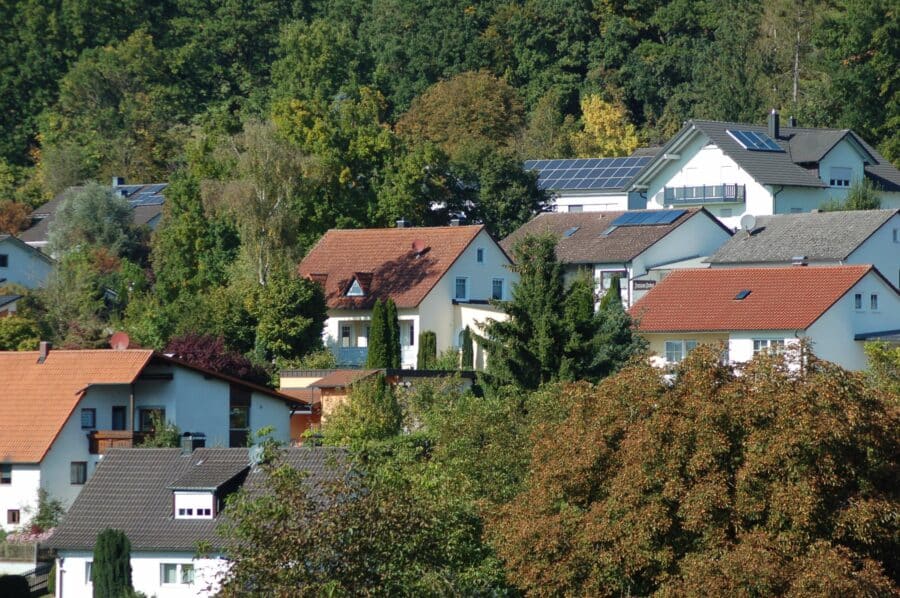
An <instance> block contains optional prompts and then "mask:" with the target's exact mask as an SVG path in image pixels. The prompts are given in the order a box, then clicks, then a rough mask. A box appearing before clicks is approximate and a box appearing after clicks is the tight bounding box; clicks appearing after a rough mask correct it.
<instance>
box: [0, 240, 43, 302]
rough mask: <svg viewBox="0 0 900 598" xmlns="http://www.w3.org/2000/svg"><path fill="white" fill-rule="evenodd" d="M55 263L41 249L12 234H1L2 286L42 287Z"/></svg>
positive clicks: (0, 264)
mask: <svg viewBox="0 0 900 598" xmlns="http://www.w3.org/2000/svg"><path fill="white" fill-rule="evenodd" d="M55 263H56V262H55V260H53V258H51V257H50V256H49V255H47V254H45V253H44V252H42V251H41V250H40V249H37V248H35V247H32V246H30V245H28V244H27V243H25V242H24V241H22V240H20V239H18V238H16V237H14V236H12V235H0V288H2V287H4V286H8V285H17V286H21V287H25V288H26V289H36V288H38V287H42V286H44V284H45V283H46V282H47V278H48V277H49V276H50V272H52V271H53V267H54V265H55Z"/></svg>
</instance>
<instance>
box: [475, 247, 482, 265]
mask: <svg viewBox="0 0 900 598" xmlns="http://www.w3.org/2000/svg"><path fill="white" fill-rule="evenodd" d="M475 261H477V262H478V263H479V264H483V263H484V249H483V248H481V247H479V248H478V249H476V250H475Z"/></svg>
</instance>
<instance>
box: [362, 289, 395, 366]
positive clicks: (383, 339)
mask: <svg viewBox="0 0 900 598" xmlns="http://www.w3.org/2000/svg"><path fill="white" fill-rule="evenodd" d="M384 316H385V308H384V304H383V303H382V302H381V299H376V300H375V306H374V307H372V321H371V324H370V325H369V339H368V344H369V350H368V353H367V356H366V367H368V368H383V367H387V366H388V363H389V362H388V359H389V358H388V353H387V351H388V330H387V326H386V325H385V318H384Z"/></svg>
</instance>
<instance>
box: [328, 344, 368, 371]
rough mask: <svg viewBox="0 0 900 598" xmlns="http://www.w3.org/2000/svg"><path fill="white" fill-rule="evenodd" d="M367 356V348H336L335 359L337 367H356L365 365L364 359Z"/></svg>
mask: <svg viewBox="0 0 900 598" xmlns="http://www.w3.org/2000/svg"><path fill="white" fill-rule="evenodd" d="M368 355H369V349H368V348H367V347H338V348H337V352H336V353H335V357H336V358H337V364H338V365H339V366H347V365H349V366H357V367H362V366H364V365H366V357H367V356H368Z"/></svg>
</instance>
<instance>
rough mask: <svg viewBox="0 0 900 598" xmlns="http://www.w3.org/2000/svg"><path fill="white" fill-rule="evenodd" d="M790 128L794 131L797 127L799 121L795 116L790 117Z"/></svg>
mask: <svg viewBox="0 0 900 598" xmlns="http://www.w3.org/2000/svg"><path fill="white" fill-rule="evenodd" d="M788 126H789V127H790V128H792V129H793V128H794V127H796V126H797V119H796V118H794V117H793V116H789V117H788Z"/></svg>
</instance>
